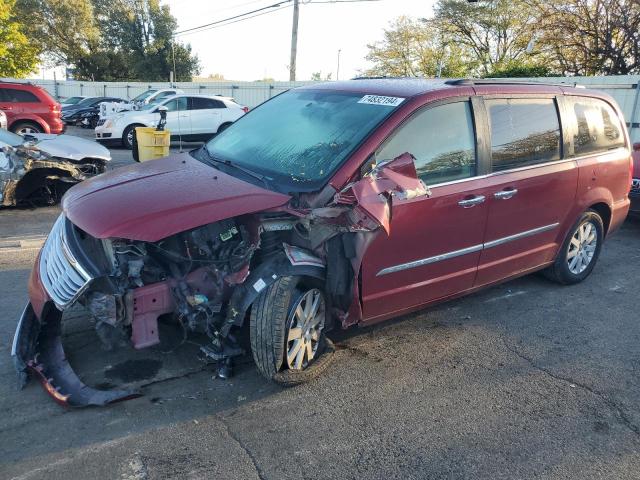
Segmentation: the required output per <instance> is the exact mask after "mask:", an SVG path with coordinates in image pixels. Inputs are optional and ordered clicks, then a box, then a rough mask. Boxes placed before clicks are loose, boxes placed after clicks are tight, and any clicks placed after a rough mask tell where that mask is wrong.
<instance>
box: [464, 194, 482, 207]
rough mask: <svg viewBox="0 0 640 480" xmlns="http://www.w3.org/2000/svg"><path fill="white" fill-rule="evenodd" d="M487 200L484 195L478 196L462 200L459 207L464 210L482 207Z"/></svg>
mask: <svg viewBox="0 0 640 480" xmlns="http://www.w3.org/2000/svg"><path fill="white" fill-rule="evenodd" d="M484 200H485V196H484V195H476V196H475V197H473V198H467V199H466V200H460V201H459V202H458V205H460V206H461V207H462V208H471V207H475V206H476V205H480V204H481V203H484Z"/></svg>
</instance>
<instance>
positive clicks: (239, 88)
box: [2, 79, 312, 108]
mask: <svg viewBox="0 0 640 480" xmlns="http://www.w3.org/2000/svg"><path fill="white" fill-rule="evenodd" d="M2 80H5V81H11V79H2ZM16 81H22V82H24V81H25V80H16ZM28 81H29V82H31V83H35V84H36V85H40V86H42V87H44V88H45V89H46V90H47V91H48V92H49V93H50V94H51V95H52V96H53V97H55V98H57V99H62V98H68V97H73V96H76V95H86V96H96V97H102V96H110V97H118V98H124V99H127V100H130V99H132V98H133V97H135V96H137V95H139V94H141V93H142V92H144V91H145V90H148V89H150V88H167V87H169V86H171V84H169V83H168V82H149V83H145V82H81V81H54V80H42V79H40V80H38V79H32V80H28ZM308 83H312V82H271V83H268V82H202V83H196V82H177V83H174V84H173V85H175V88H180V89H181V90H184V92H185V93H201V94H203V95H224V96H227V97H233V98H235V99H236V101H237V102H238V103H240V104H242V105H246V106H248V107H252V108H253V107H255V106H257V105H260V104H261V103H262V102H264V101H266V100H268V99H270V98H271V97H273V96H274V95H277V94H279V93H282V92H284V91H286V90H289V89H290V88H294V87H298V86H301V85H306V84H308Z"/></svg>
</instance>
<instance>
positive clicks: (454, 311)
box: [0, 131, 640, 479]
mask: <svg viewBox="0 0 640 480" xmlns="http://www.w3.org/2000/svg"><path fill="white" fill-rule="evenodd" d="M85 132H87V131H81V133H83V134H85ZM70 133H75V132H70ZM113 153H114V165H115V166H118V165H123V164H126V163H129V162H130V161H131V159H130V152H128V151H125V150H114V151H113ZM57 213H58V209H57V208H55V207H54V208H46V209H39V210H19V209H7V210H3V211H0V312H1V313H0V350H1V351H2V354H1V355H0V411H1V412H3V413H2V415H1V416H0V452H2V455H1V456H0V478H18V479H37V478H43V479H44V478H46V479H57V478H61V479H62V478H65V479H68V478H83V479H86V478H93V479H102V478H105V479H114V478H122V479H146V478H149V479H155V478H194V479H195V478H198V479H199V478H212V479H214V478H215V479H251V478H258V479H288V478H292V479H293V478H295V479H300V478H318V479H320V478H321V479H330V478H336V479H345V478H354V479H355V478H358V479H359V478H376V479H377V478H379V479H390V478H403V479H405V478H416V479H418V478H425V479H427V478H428V479H437V478H448V479H502V478H505V479H530V478H545V479H567V478H571V479H592V478H593V479H596V478H597V479H638V478H640V377H639V373H640V348H639V345H640V325H639V324H638V318H637V314H636V313H635V304H636V301H637V299H638V298H639V297H640V284H639V282H638V281H637V279H638V273H637V272H638V271H639V270H640V250H639V248H638V247H639V246H640V222H636V221H633V220H628V221H627V222H626V223H625V225H624V226H623V228H622V230H621V231H619V232H618V233H617V234H615V235H614V236H612V237H611V238H610V239H609V240H608V242H607V244H606V245H605V247H604V250H603V254H602V256H601V258H600V262H599V264H598V265H597V267H596V269H595V270H594V272H593V275H592V276H591V277H590V278H589V279H588V280H587V281H585V282H584V283H582V284H580V285H576V286H572V287H558V286H556V285H554V284H552V283H549V282H548V281H546V280H545V279H543V278H541V277H540V276H537V275H532V276H528V277H524V278H522V279H519V280H516V281H513V282H509V283H506V284H503V285H500V286H497V287H494V288H492V289H489V290H486V291H484V292H481V293H478V294H475V295H472V296H469V297H466V298H463V299H461V300H456V301H453V302H450V303H447V304H443V305H440V306H438V307H435V308H432V309H429V310H426V311H423V312H419V313H417V314H413V315H409V316H405V317H403V318H400V319H397V320H395V321H391V322H387V323H385V324H382V325H380V326H377V327H375V328H366V329H355V330H351V331H347V332H338V333H336V334H335V335H333V337H334V340H335V341H336V343H337V346H338V352H337V354H336V356H335V361H334V364H333V365H332V367H330V368H329V370H328V372H327V373H326V374H325V375H324V376H323V377H322V378H320V379H318V380H317V381H315V382H312V383H310V384H307V385H304V386H301V387H298V388H293V389H281V388H279V387H276V386H274V385H272V384H270V383H268V382H267V381H265V380H263V379H262V378H261V377H260V376H259V375H258V373H257V372H256V371H255V368H254V366H253V362H252V360H251V358H250V357H246V358H244V359H243V360H242V361H241V362H240V365H238V367H237V369H236V370H237V371H236V376H235V377H234V378H232V379H231V380H229V381H221V380H215V379H213V378H212V372H211V371H210V370H209V369H208V368H207V367H206V366H204V365H203V364H201V363H200V362H199V361H198V360H197V359H196V358H195V352H196V351H197V345H195V344H193V343H186V344H184V345H180V346H177V345H176V344H175V342H173V343H172V342H170V341H167V342H166V343H164V344H163V345H161V346H160V348H152V349H147V350H141V351H137V352H131V351H128V350H125V351H116V352H104V351H102V350H101V349H100V346H99V343H98V340H97V338H96V336H95V334H94V332H93V330H92V329H91V327H90V326H89V325H88V323H87V321H86V318H85V317H84V316H83V314H82V312H74V313H72V314H70V315H69V316H68V322H66V330H65V332H66V333H65V341H66V347H67V353H68V356H69V359H70V362H71V363H72V364H73V365H74V367H75V368H76V369H77V370H78V371H79V372H80V373H81V376H82V377H83V378H84V379H85V380H86V381H87V382H89V383H92V384H94V385H102V386H105V387H106V386H110V385H121V384H123V383H129V384H132V385H136V386H138V387H140V388H141V389H142V390H143V391H144V394H145V395H144V396H143V397H141V398H138V399H135V400H131V401H127V402H123V403H120V404H116V405H112V406H110V407H107V408H89V409H83V410H65V409H63V408H61V407H60V406H58V405H56V404H55V403H53V402H52V401H51V399H50V398H49V397H48V396H47V395H46V394H45V393H44V392H43V391H42V389H41V387H40V386H39V385H37V384H34V383H32V384H30V385H29V386H28V387H27V388H26V389H25V390H23V391H17V390H16V389H15V379H14V372H13V367H12V364H11V360H10V356H9V352H10V347H11V340H12V336H13V331H14V328H15V324H16V321H17V318H18V315H19V313H20V311H21V310H22V308H23V307H24V304H25V302H26V301H27V294H26V282H27V277H28V274H29V270H30V268H31V264H32V263H33V260H34V258H35V255H36V253H37V239H38V238H40V237H39V236H40V235H41V234H43V233H45V232H46V231H47V229H48V228H49V226H50V225H51V223H52V222H53V220H54V218H55V216H56V215H57ZM163 333H164V334H165V336H166V337H169V336H170V333H171V327H170V326H165V327H164V331H163ZM196 340H197V339H196ZM171 348H174V349H175V351H174V353H172V354H167V353H163V351H166V350H169V349H171Z"/></svg>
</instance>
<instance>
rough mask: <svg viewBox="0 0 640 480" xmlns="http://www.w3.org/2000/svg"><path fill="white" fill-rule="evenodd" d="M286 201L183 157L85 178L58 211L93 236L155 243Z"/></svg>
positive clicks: (285, 196)
mask: <svg viewBox="0 0 640 480" xmlns="http://www.w3.org/2000/svg"><path fill="white" fill-rule="evenodd" d="M289 200H290V197H289V196H288V195H283V194H281V193H277V192H274V191H271V190H266V189H264V188H260V187H257V186H255V185H252V184H250V183H247V182H245V181H243V180H240V179H238V178H235V177H233V176H231V175H228V174H226V173H223V172H221V171H220V170H217V169H215V168H213V167H210V166H208V165H205V164H203V163H202V162H199V161H198V160H196V159H194V158H193V157H191V155H189V154H187V153H183V154H178V155H173V156H170V157H167V158H162V159H159V160H151V161H149V162H144V163H141V164H136V165H131V166H128V167H122V168H118V169H116V170H114V171H112V172H109V173H105V174H103V175H99V176H97V177H94V178H91V179H89V180H86V181H84V182H82V183H80V184H78V185H76V186H74V187H73V188H71V189H70V190H69V191H68V192H67V194H66V195H65V196H64V198H63V200H62V208H63V211H64V213H65V214H66V216H67V217H68V218H69V220H71V222H73V223H74V224H75V225H77V226H78V227H80V228H81V229H82V230H84V231H85V232H87V233H88V234H90V235H92V236H93V237H96V238H110V237H113V238H127V239H130V240H142V241H148V242H155V241H158V240H161V239H163V238H165V237H168V236H171V235H174V234H176V233H179V232H182V231H185V230H189V229H192V228H195V227H199V226H201V225H205V224H207V223H212V222H217V221H219V220H223V219H225V218H231V217H235V216H238V215H243V214H248V213H254V212H258V211H262V210H267V209H270V208H275V207H279V206H282V205H284V204H286V203H287V202H288V201H289Z"/></svg>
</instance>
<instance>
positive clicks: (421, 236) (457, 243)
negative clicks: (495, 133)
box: [362, 179, 487, 321]
mask: <svg viewBox="0 0 640 480" xmlns="http://www.w3.org/2000/svg"><path fill="white" fill-rule="evenodd" d="M483 184H484V180H482V179H472V180H467V181H462V182H457V183H453V184H449V185H442V186H437V187H434V188H432V195H431V197H429V198H427V197H423V198H419V199H415V200H409V201H394V205H393V217H392V221H391V234H390V235H389V236H387V235H385V234H384V233H381V234H380V235H379V236H378V237H377V238H376V240H375V241H374V242H373V244H372V245H371V246H370V247H369V249H368V250H367V253H366V254H365V257H364V260H363V265H362V296H363V298H362V300H363V310H364V318H365V321H367V320H372V319H375V317H379V316H383V315H388V314H390V313H393V312H399V311H401V310H405V309H408V308H411V307H415V306H419V305H423V304H425V303H428V302H430V301H433V300H436V299H438V298H442V297H445V296H448V295H451V294H454V293H458V292H461V291H463V290H466V289H469V288H471V287H472V286H473V281H474V278H475V275H476V268H477V265H478V260H479V258H480V251H481V249H482V239H483V235H484V227H485V222H486V217H487V202H486V201H484V202H481V203H477V204H476V205H474V206H466V208H465V206H461V205H459V202H464V201H468V200H471V202H468V203H474V202H476V201H479V200H480V198H481V197H482V196H485V197H486V194H487V189H486V188H485V187H484V185H483ZM474 199H475V200H474Z"/></svg>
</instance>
